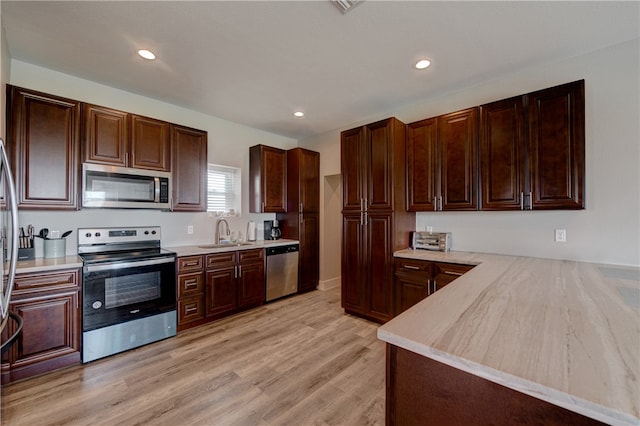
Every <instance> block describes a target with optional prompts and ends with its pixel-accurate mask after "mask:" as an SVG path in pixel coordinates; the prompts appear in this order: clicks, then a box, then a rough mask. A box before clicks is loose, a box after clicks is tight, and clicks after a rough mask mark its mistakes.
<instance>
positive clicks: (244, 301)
mask: <svg viewBox="0 0 640 426" xmlns="http://www.w3.org/2000/svg"><path fill="white" fill-rule="evenodd" d="M237 285H238V307H240V308H248V307H251V306H259V305H262V304H263V303H264V300H265V291H266V288H265V282H264V264H263V263H249V264H241V265H238V284H237Z"/></svg>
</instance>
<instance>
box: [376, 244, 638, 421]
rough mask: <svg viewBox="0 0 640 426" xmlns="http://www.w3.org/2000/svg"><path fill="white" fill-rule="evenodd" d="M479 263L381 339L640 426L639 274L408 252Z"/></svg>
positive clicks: (391, 325) (407, 253)
mask: <svg viewBox="0 0 640 426" xmlns="http://www.w3.org/2000/svg"><path fill="white" fill-rule="evenodd" d="M395 256H396V257H405V258H412V259H424V260H432V261H443V262H452V263H463V264H469V265H477V266H476V267H474V268H473V269H472V270H471V271H469V272H467V273H466V274H464V275H463V276H462V277H460V278H458V279H457V280H455V281H454V282H453V283H452V284H450V285H448V286H446V287H444V288H443V289H441V290H439V291H437V292H436V293H435V294H433V295H431V296H429V297H428V298H426V299H424V300H423V301H421V302H420V303H418V304H417V305H415V306H413V307H412V308H411V309H409V310H407V311H405V312H404V313H403V314H401V315H399V316H398V317H396V318H394V319H393V320H391V321H389V322H388V323H386V324H385V325H383V326H382V327H380V328H379V329H378V338H379V339H381V340H383V341H385V342H388V343H391V344H393V345H396V346H399V347H402V348H404V349H407V350H410V351H413V352H415V353H418V354H421V355H423V356H425V357H429V358H431V359H434V360H436V361H439V362H442V363H444V364H447V365H450V366H452V367H455V368H458V369H460V370H462V371H466V372H468V373H471V374H474V375H476V376H479V377H482V378H484V379H486V380H490V381H492V382H495V383H498V384H501V385H503V386H506V387H508V388H511V389H514V390H517V391H519V392H522V393H525V394H528V395H531V396H534V397H536V398H538V399H541V400H544V401H547V402H550V403H552V404H555V405H558V406H561V407H564V408H566V409H569V410H571V411H574V412H577V413H581V414H583V415H586V416H588V417H592V418H594V419H597V420H600V421H603V422H606V423H610V424H634V425H638V424H640V389H639V387H640V384H639V380H640V356H639V352H640V308H639V305H640V270H639V269H638V268H633V267H622V266H613V265H599V264H594V263H586V262H575V261H567V260H554V259H538V258H531V257H517V256H502V255H490V254H481V253H465V252H448V253H441V252H431V251H424V250H401V251H399V252H396V253H395Z"/></svg>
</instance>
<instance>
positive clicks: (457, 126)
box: [438, 108, 478, 210]
mask: <svg viewBox="0 0 640 426" xmlns="http://www.w3.org/2000/svg"><path fill="white" fill-rule="evenodd" d="M477 117H478V108H469V109H466V110H464V111H458V112H454V113H451V114H446V115H443V116H440V117H438V143H439V145H440V177H441V182H440V186H441V196H442V201H441V208H442V210H477V208H478V199H477V192H478V190H477V188H476V186H477V181H478V179H477V169H478V166H477V157H476V155H477V143H478V118H477Z"/></svg>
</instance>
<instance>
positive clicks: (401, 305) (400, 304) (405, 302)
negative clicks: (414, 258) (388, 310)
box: [394, 274, 431, 315]
mask: <svg viewBox="0 0 640 426" xmlns="http://www.w3.org/2000/svg"><path fill="white" fill-rule="evenodd" d="M430 285H431V281H430V280H429V279H423V277H422V276H420V275H411V274H396V276H395V283H394V286H395V311H394V313H395V315H400V314H401V313H403V312H404V311H406V310H407V309H409V308H410V307H412V306H413V305H415V304H416V303H418V302H420V301H421V300H422V299H424V298H425V297H427V296H429V286H430Z"/></svg>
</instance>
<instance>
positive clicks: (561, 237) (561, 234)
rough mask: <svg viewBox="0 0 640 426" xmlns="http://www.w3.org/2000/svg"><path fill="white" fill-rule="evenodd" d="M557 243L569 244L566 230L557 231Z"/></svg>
mask: <svg viewBox="0 0 640 426" xmlns="http://www.w3.org/2000/svg"><path fill="white" fill-rule="evenodd" d="M555 241H556V243H566V242H567V230H566V229H556V235H555Z"/></svg>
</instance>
